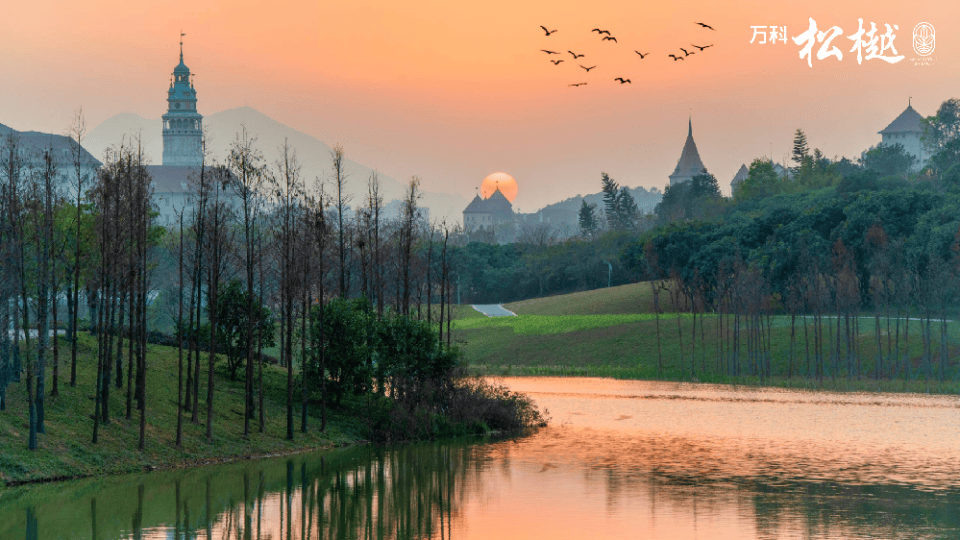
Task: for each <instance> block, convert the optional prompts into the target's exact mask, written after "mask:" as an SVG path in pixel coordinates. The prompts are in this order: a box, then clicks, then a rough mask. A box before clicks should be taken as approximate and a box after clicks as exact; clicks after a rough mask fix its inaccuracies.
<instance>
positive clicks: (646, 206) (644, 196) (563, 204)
mask: <svg viewBox="0 0 960 540" xmlns="http://www.w3.org/2000/svg"><path fill="white" fill-rule="evenodd" d="M627 189H628V190H629V191H630V195H632V196H633V199H634V200H635V201H637V207H638V208H640V212H641V213H643V214H650V213H653V209H654V208H656V206H657V205H658V204H659V203H660V200H661V199H663V193H661V192H660V190H658V189H657V188H652V189H650V190H649V191H648V190H647V189H646V188H644V187H636V188H629V187H628V188H627ZM584 200H586V201H587V204H595V205H597V210H598V211H600V212H603V193H602V192H601V193H593V194H591V195H577V196H576V197H570V198H569V199H564V200H562V201H560V202H558V203H553V204H548V205H547V206H544V207H543V209H542V210H541V211H550V210H564V211H571V210H572V211H575V212H579V211H580V206H581V205H582V204H583V201H584Z"/></svg>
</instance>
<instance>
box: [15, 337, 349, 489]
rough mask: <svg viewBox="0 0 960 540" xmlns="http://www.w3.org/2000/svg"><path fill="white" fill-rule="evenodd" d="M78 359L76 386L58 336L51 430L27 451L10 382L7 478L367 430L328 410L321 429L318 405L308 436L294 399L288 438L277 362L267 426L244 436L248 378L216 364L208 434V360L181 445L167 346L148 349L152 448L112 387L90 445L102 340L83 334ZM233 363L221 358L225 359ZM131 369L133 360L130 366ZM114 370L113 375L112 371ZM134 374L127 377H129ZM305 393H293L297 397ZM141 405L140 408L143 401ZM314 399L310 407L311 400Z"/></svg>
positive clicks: (100, 470) (20, 400) (253, 451)
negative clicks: (104, 418)
mask: <svg viewBox="0 0 960 540" xmlns="http://www.w3.org/2000/svg"><path fill="white" fill-rule="evenodd" d="M79 344H80V347H79V350H80V355H79V357H78V362H77V386H76V387H75V388H71V387H70V385H69V384H68V383H69V380H70V366H69V358H70V350H69V344H68V343H66V342H63V341H61V343H60V395H59V396H56V397H50V396H48V397H47V398H46V433H44V434H40V435H39V439H38V440H39V448H38V449H37V450H36V451H30V450H28V449H27V434H28V430H29V425H28V415H27V413H28V411H27V399H26V382H25V379H24V381H23V382H21V383H14V384H11V385H10V386H9V387H7V410H6V411H3V412H0V448H2V449H3V451H2V452H0V482H3V483H20V482H31V481H40V480H46V479H56V478H65V477H82V476H94V475H103V474H116V473H124V472H133V471H138V470H143V469H144V468H175V467H180V466H190V465H194V464H202V463H208V462H219V461H227V460H231V459H237V458H242V457H246V456H259V455H268V454H280V453H292V452H298V451H305V450H312V449H320V448H331V447H334V446H340V445H344V444H350V443H354V442H357V441H358V440H360V438H361V436H360V434H361V433H362V432H363V427H362V426H361V425H360V420H359V419H358V415H357V414H354V413H352V412H351V411H350V410H349V409H345V410H339V411H336V410H335V411H328V417H327V418H328V424H327V430H326V431H325V432H324V433H320V432H319V431H318V429H319V426H320V418H319V413H320V411H319V409H318V408H317V407H313V406H312V407H311V409H312V410H311V411H310V413H311V414H310V418H309V422H308V431H307V433H301V432H300V430H299V427H300V416H299V412H300V405H299V403H298V402H297V403H295V405H294V414H295V415H296V419H295V425H296V427H297V431H296V434H295V435H296V436H295V439H294V440H293V441H289V440H287V439H286V438H285V435H286V372H285V371H283V370H281V369H280V368H279V367H277V366H264V373H263V385H264V410H265V411H266V419H267V422H266V425H265V432H264V433H259V432H258V431H257V428H258V424H257V422H256V420H254V422H252V425H251V430H252V431H253V433H252V434H251V436H250V438H249V439H245V438H244V437H243V393H244V383H243V381H242V380H240V379H238V380H237V381H230V380H229V378H228V377H227V376H226V374H225V372H223V371H221V370H220V369H218V370H217V371H216V375H215V383H214V388H215V390H216V392H215V396H214V404H215V407H214V422H213V424H214V430H213V431H214V439H213V442H212V443H210V442H207V440H206V425H205V422H206V400H205V397H206V384H205V381H206V357H204V359H203V362H201V364H202V370H201V371H202V378H201V385H200V395H201V399H200V409H201V410H200V422H201V423H202V424H193V423H191V422H190V417H189V415H185V418H184V424H183V445H182V448H179V449H178V448H176V446H175V445H174V442H175V440H176V426H177V398H176V396H177V349H176V348H172V347H164V346H159V345H150V346H149V347H148V348H147V366H148V367H147V426H146V433H147V437H146V439H147V442H146V450H145V451H143V452H141V451H139V450H138V449H137V442H138V433H139V431H138V430H139V411H136V410H134V415H133V418H132V419H130V420H127V419H126V418H125V413H126V401H125V400H126V389H125V388H124V389H123V390H118V389H116V387H111V389H110V414H111V421H110V423H109V424H106V425H104V424H101V426H100V436H99V438H100V440H99V442H98V444H96V445H93V444H91V442H90V441H91V436H92V432H93V420H92V415H93V409H94V397H93V396H94V392H93V387H94V382H95V379H96V356H95V352H96V342H95V340H94V339H93V338H91V337H90V336H87V335H81V336H80V343H79ZM222 364H225V362H219V363H218V368H219V366H220V365H222ZM124 369H126V365H124ZM52 371H53V370H52V366H49V365H48V367H47V378H46V385H47V388H46V389H47V393H49V391H50V390H51V388H52ZM115 375H116V373H115V372H114V376H115ZM124 375H126V374H124ZM298 397H299V391H297V392H295V400H297V401H299V400H298ZM135 405H136V404H135V402H134V409H135V408H136V407H135ZM311 405H312V404H311Z"/></svg>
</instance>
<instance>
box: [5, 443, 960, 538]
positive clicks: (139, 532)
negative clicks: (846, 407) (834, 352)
mask: <svg viewBox="0 0 960 540" xmlns="http://www.w3.org/2000/svg"><path fill="white" fill-rule="evenodd" d="M565 451H566V450H565ZM534 454H535V455H536V457H537V458H539V457H541V456H540V455H539V454H537V453H536V452H534ZM530 457H531V454H530V451H529V450H528V449H527V448H526V445H525V444H524V443H522V442H521V444H516V443H514V442H506V443H500V444H494V445H473V446H471V445H467V444H460V443H442V444H441V443H435V444H420V445H410V446H401V447H394V448H376V447H366V448H358V449H353V450H349V451H344V452H333V453H327V454H323V455H310V456H297V457H293V458H290V459H280V460H266V461H259V462H247V463H240V464H233V465H226V466H220V467H212V468H203V469H194V470H189V471H177V472H168V473H154V474H148V475H140V476H127V477H116V478H110V479H98V480H94V481H87V482H72V483H63V484H57V485H49V486H32V487H29V488H24V489H19V490H12V491H9V490H8V491H7V492H5V493H0V538H3V539H4V540H7V539H8V538H9V539H12V540H16V539H20V538H26V539H27V540H39V539H46V538H63V539H80V538H92V539H95V540H113V539H121V538H122V539H139V538H163V539H165V540H207V539H214V538H216V539H220V538H229V539H238V540H239V539H243V540H267V539H270V540H303V539H318V540H319V539H328V538H329V539H353V538H362V539H414V538H440V539H448V538H452V537H453V536H454V535H455V534H457V532H458V531H462V530H463V527H462V525H461V524H460V523H459V522H460V521H462V520H463V519H464V518H463V516H464V515H465V514H466V513H467V510H468V508H467V506H468V504H473V505H479V504H481V503H482V501H483V499H484V494H483V491H484V489H485V485H484V477H485V475H486V476H487V477H488V482H487V483H488V484H491V487H492V485H493V484H496V482H494V481H493V480H492V476H491V475H504V474H507V475H511V474H513V475H515V474H516V470H518V469H516V468H523V467H527V466H528V465H529V463H530V462H531V461H534V460H531V459H530ZM507 462H509V463H511V464H512V465H511V466H512V467H513V468H514V469H515V470H503V469H501V466H502V465H503V464H504V463H507ZM620 465H622V463H621V464H620ZM580 466H582V462H581V465H580ZM558 467H559V469H560V470H563V469H564V468H565V466H564V465H563V464H560V465H559V466H558ZM556 469H557V468H552V469H549V470H550V471H553V470H556ZM547 474H552V473H550V472H548V473H547ZM572 476H573V477H577V476H579V478H580V479H581V481H582V482H583V483H584V484H585V485H586V486H587V488H588V489H587V491H591V489H590V486H591V485H593V486H598V487H600V486H602V488H603V491H604V492H605V493H606V504H607V506H608V510H618V511H619V510H625V509H627V508H631V507H633V508H634V509H643V510H640V511H641V512H644V513H646V512H649V515H650V516H651V518H653V519H661V518H665V519H667V522H669V521H670V520H677V519H680V520H684V519H686V520H689V521H690V522H691V523H697V522H698V520H700V522H701V523H709V522H710V520H711V518H712V516H718V515H728V516H731V517H735V518H740V519H744V518H745V519H748V520H751V521H752V523H753V526H754V530H755V536H756V537H757V538H770V539H773V538H783V537H799V538H828V537H829V538H833V537H851V536H857V537H862V536H871V535H872V536H874V537H878V538H906V537H923V538H950V537H953V535H954V534H955V532H956V531H957V530H960V493H958V492H957V491H954V490H951V491H944V490H940V491H931V492H926V491H922V490H919V489H917V488H915V487H910V486H890V485H852V484H844V483H813V482H809V483H804V482H790V481H782V480H776V479H771V480H768V479H762V478H742V477H741V478H728V479H726V480H721V479H716V478H704V477H696V476H692V475H687V476H684V475H675V474H664V473H663V472H656V471H651V470H639V469H636V468H630V467H626V468H624V467H622V466H617V464H611V463H608V462H600V461H598V462H596V463H595V464H594V465H593V466H588V467H586V468H585V469H583V471H582V474H579V473H574V474H573V475H572ZM570 488H571V491H570V496H571V497H576V496H577V495H576V494H577V490H578V489H579V487H578V486H576V485H571V486H570ZM493 489H494V490H495V488H493ZM638 502H639V503H640V504H639V505H638V504H637V503H638ZM616 507H620V508H619V509H618V508H616ZM647 508H648V509H649V510H647ZM474 510H475V509H474ZM634 511H636V510H634ZM474 514H475V512H474ZM596 517H597V518H599V516H596ZM637 517H639V516H637ZM667 522H664V523H665V525H666V524H667ZM668 528H669V526H668ZM545 532H546V531H545Z"/></svg>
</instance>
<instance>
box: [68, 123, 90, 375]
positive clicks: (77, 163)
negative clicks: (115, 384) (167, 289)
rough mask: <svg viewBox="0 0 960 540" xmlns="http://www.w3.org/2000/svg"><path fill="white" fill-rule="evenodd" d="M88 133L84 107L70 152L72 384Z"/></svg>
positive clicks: (72, 136)
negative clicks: (73, 204) (73, 210)
mask: <svg viewBox="0 0 960 540" xmlns="http://www.w3.org/2000/svg"><path fill="white" fill-rule="evenodd" d="M84 135H86V121H85V120H84V117H83V109H82V108H81V109H78V110H77V112H76V114H75V115H74V117H73V125H72V126H71V128H70V153H71V157H72V160H73V168H74V173H75V176H74V182H75V184H74V187H75V188H76V211H77V215H76V234H75V235H74V242H75V243H74V250H73V286H72V287H71V290H70V292H71V293H72V302H70V324H69V325H68V332H67V333H68V334H69V336H68V338H69V339H70V386H76V385H77V318H78V313H79V311H80V310H79V307H80V304H79V294H80V257H81V252H80V245H81V243H82V238H81V235H80V233H81V228H80V219H81V216H82V208H83V196H84V188H85V186H86V184H87V181H88V178H87V177H86V175H85V174H84V171H83V169H84V160H83V147H82V146H81V145H82V144H83V137H84Z"/></svg>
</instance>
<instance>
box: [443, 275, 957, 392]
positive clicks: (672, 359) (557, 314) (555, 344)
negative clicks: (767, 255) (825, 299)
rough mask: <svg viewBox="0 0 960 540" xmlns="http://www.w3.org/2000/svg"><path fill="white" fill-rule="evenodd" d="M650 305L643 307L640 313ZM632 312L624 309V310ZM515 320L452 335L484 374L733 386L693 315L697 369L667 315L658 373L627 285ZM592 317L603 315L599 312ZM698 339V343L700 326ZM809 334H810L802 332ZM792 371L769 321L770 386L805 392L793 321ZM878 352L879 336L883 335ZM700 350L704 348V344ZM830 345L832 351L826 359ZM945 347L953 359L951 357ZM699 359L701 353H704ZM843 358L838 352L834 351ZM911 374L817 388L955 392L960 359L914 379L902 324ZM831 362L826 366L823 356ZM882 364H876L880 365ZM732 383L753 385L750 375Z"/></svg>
mask: <svg viewBox="0 0 960 540" xmlns="http://www.w3.org/2000/svg"><path fill="white" fill-rule="evenodd" d="M645 305H649V306H651V309H646V308H643V313H638V311H641V310H640V309H638V306H645ZM631 306H632V309H631ZM507 307H508V309H511V310H513V311H514V312H515V313H517V314H518V315H519V316H518V317H502V318H489V319H487V318H480V319H477V318H471V319H468V320H459V321H457V322H456V323H455V333H454V338H455V339H456V340H457V341H458V342H459V343H460V344H461V345H462V346H463V351H464V354H465V356H466V360H467V362H468V364H470V366H471V367H472V368H474V369H475V370H478V371H480V372H484V373H496V374H514V375H524V374H527V375H595V376H613V377H624V378H637V379H655V378H664V379H669V380H690V379H691V378H693V379H695V380H701V381H717V382H732V381H731V379H730V378H729V377H727V376H726V374H725V370H724V369H723V368H722V367H718V365H717V348H716V343H717V341H716V331H717V319H716V317H714V316H707V317H706V318H705V319H701V318H699V317H698V319H697V334H698V339H697V342H696V344H695V347H696V365H695V366H694V373H693V375H691V372H690V370H691V366H690V363H691V347H692V344H691V342H690V338H691V333H692V325H693V319H692V317H691V316H690V315H689V314H684V315H682V316H681V318H680V331H681V332H682V335H683V341H682V351H681V340H680V338H679V333H678V328H677V317H676V315H675V314H663V315H661V316H660V331H661V337H662V339H661V347H662V357H663V366H664V369H663V373H662V375H660V374H659V373H658V369H657V363H658V353H657V338H656V336H657V329H656V328H657V322H656V319H655V317H654V316H653V315H652V314H651V313H650V312H652V299H651V297H650V293H649V286H647V284H637V285H625V286H622V287H614V288H611V289H600V290H597V291H588V292H583V293H574V294H569V295H561V296H553V297H548V298H542V299H536V300H528V301H525V302H517V303H514V304H509V305H507ZM597 313H610V314H608V315H599V314H597ZM703 321H705V322H706V325H705V326H704V327H703V330H705V332H704V333H703V334H704V335H703V336H702V337H703V338H705V339H704V341H703V343H701V339H700V338H701V323H702V322H703ZM948 328H949V330H948V339H949V342H950V343H951V344H958V343H960V324H956V323H952V324H950V325H949V327H948ZM934 331H935V334H936V335H935V336H934V339H933V343H934V345H933V350H934V352H933V363H934V365H933V370H934V371H933V373H934V376H936V374H937V365H936V363H937V362H938V354H939V340H938V337H939V325H938V324H936V323H935V329H934ZM810 332H811V336H812V328H811V330H810ZM795 340H796V341H795V345H794V347H795V349H794V359H793V369H792V370H790V369H789V368H790V366H789V364H790V362H791V360H790V318H789V317H775V318H774V323H773V336H772V349H773V351H772V363H773V372H774V373H775V374H779V376H777V377H774V380H773V381H769V382H770V383H771V384H776V385H791V386H810V385H811V384H812V383H811V382H810V381H807V380H803V379H799V378H798V377H794V379H792V380H786V379H787V378H786V377H785V376H784V375H785V374H786V373H788V371H792V372H793V373H794V374H798V373H805V372H806V364H805V362H806V357H805V349H804V341H803V325H802V320H800V319H798V320H797V326H796V337H795ZM875 340H876V335H875V329H874V323H873V320H872V319H866V318H864V319H861V322H860V347H861V362H862V366H861V373H862V375H863V377H862V378H863V379H869V378H870V377H871V375H872V370H873V369H874V361H875V358H876V341H875ZM883 340H884V346H886V337H885V334H884V337H883ZM704 344H705V346H704ZM834 350H835V347H830V349H829V351H830V352H833V351H834ZM746 351H747V345H746V340H745V339H744V341H743V342H742V345H741V355H742V357H741V358H742V359H741V362H742V363H743V364H746V362H747V359H746ZM956 352H957V351H956V347H955V346H951V357H952V358H953V357H954V356H955V353H956ZM704 353H705V354H704ZM842 353H843V354H845V349H842ZM910 358H911V371H912V376H913V378H914V379H917V378H919V379H921V380H920V381H915V380H914V381H906V382H905V381H902V380H900V381H884V382H881V383H878V382H876V381H862V382H860V381H847V380H845V379H844V380H838V381H828V382H826V383H824V384H826V385H827V386H829V387H831V388H837V389H845V388H846V389H878V388H884V389H891V390H917V391H925V390H936V391H943V392H960V386H958V384H957V383H956V382H955V381H956V376H957V374H958V373H957V372H958V367H960V365H958V361H957V360H956V359H954V362H953V364H951V367H950V369H949V370H948V373H947V375H948V376H947V379H948V380H949V381H953V382H949V383H947V384H944V385H941V384H939V383H930V384H929V385H928V384H926V383H925V382H924V381H923V380H922V379H923V378H924V377H923V375H924V372H923V366H924V364H923V359H922V345H921V343H920V331H919V323H917V322H916V321H914V322H912V323H911V327H910ZM828 362H831V363H832V360H830V359H828ZM886 362H887V360H886V359H884V363H885V365H886ZM736 382H744V383H751V382H756V381H754V380H753V379H751V378H750V377H741V378H738V379H737V381H736Z"/></svg>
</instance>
